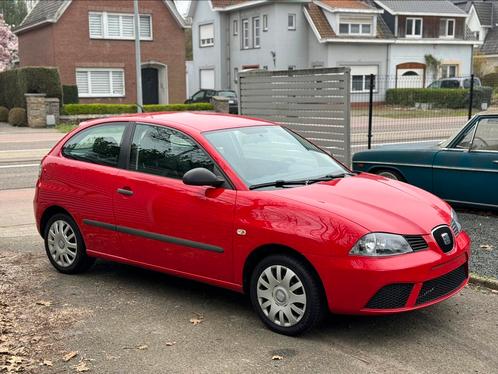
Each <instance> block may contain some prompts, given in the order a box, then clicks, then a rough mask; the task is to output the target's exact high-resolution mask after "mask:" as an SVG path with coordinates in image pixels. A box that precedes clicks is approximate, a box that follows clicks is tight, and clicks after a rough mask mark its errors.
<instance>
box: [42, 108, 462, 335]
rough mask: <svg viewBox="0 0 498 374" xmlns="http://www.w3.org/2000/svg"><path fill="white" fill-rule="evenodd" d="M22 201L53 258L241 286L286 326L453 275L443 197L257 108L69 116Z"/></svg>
mask: <svg viewBox="0 0 498 374" xmlns="http://www.w3.org/2000/svg"><path fill="white" fill-rule="evenodd" d="M34 207H35V214H36V221H37V226H38V230H39V232H40V234H41V235H42V236H43V238H44V240H45V248H46V252H47V255H48V258H49V260H50V262H51V263H52V265H53V266H54V267H55V268H56V269H57V270H58V271H60V272H62V273H67V274H74V273H79V272H82V271H84V270H87V269H88V268H89V267H90V266H91V265H92V263H93V262H94V260H95V259H96V258H102V259H106V260H112V261H119V262H123V263H127V264H132V265H137V266H141V267H144V268H148V269H152V270H156V271H161V272H166V273H170V274H173V275H178V276H181V277H186V278H191V279H195V280H198V281H202V282H206V283H210V284H212V285H216V286H220V287H225V288H228V289H232V290H235V291H238V292H245V293H247V294H248V295H249V296H250V299H251V301H252V304H253V306H254V308H255V310H256V312H257V314H258V315H259V317H260V318H261V319H262V321H263V322H264V323H265V324H266V325H267V326H268V327H269V328H270V329H272V330H274V331H276V332H279V333H283V334H287V335H296V334H299V333H302V332H304V331H305V330H307V329H309V328H311V327H313V326H315V325H316V324H317V323H318V322H319V321H320V319H321V317H322V316H324V314H325V313H326V312H327V311H331V312H334V313H346V314H386V313H396V312H403V311H409V310H414V309H418V308H423V307H426V306H429V305H431V304H434V303H437V302H439V301H442V300H444V299H447V298H448V297H451V296H452V295H454V294H455V293H457V292H458V291H459V290H460V289H461V288H462V287H464V285H465V284H466V283H467V280H468V263H469V256H470V241H469V237H468V235H467V234H466V233H465V232H464V231H462V229H461V226H460V223H459V222H458V219H457V216H456V214H455V212H454V211H453V210H452V209H451V207H450V206H449V205H448V204H447V203H445V202H444V201H442V200H441V199H439V198H437V197H435V196H433V195H431V194H430V193H428V192H425V191H423V190H421V189H418V188H416V187H413V186H410V185H408V184H405V183H402V182H398V181H393V180H390V179H387V178H384V177H381V176H376V175H371V174H366V173H359V174H357V173H352V172H351V171H350V170H348V169H347V168H346V167H345V166H343V165H342V164H340V163H339V162H337V161H336V160H335V159H334V158H333V157H331V156H330V155H329V154H328V153H327V152H324V151H323V150H321V149H320V148H318V147H317V146H315V145H313V144H312V143H310V142H309V141H307V140H306V139H304V138H302V137H301V136H299V135H297V134H295V133H294V132H292V131H291V130H289V129H286V128H284V127H281V126H279V125H276V124H273V123H269V122H265V121H261V120H256V119H249V118H244V117H236V116H229V115H219V114H209V113H207V114H201V113H163V114H142V115H134V116H127V117H115V118H108V119H105V120H96V121H90V122H87V123H84V124H82V125H80V126H79V127H78V128H77V129H75V130H74V131H73V132H71V133H69V134H68V135H67V136H65V137H64V138H63V139H62V140H61V141H60V142H59V143H58V144H57V145H56V146H55V147H54V148H53V149H52V150H51V151H50V153H49V154H48V155H47V156H46V157H45V158H44V159H43V161H42V163H41V167H40V176H39V179H38V181H37V184H36V195H35V200H34Z"/></svg>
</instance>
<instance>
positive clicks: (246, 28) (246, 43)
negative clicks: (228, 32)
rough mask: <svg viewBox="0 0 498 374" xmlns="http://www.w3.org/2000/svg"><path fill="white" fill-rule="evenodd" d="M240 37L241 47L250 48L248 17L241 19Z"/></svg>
mask: <svg viewBox="0 0 498 374" xmlns="http://www.w3.org/2000/svg"><path fill="white" fill-rule="evenodd" d="M246 31H247V38H246V35H245V34H246ZM241 34H242V35H241V38H242V43H241V46H242V49H249V48H250V38H251V33H250V27H249V19H248V18H244V19H243V20H242V32H241Z"/></svg>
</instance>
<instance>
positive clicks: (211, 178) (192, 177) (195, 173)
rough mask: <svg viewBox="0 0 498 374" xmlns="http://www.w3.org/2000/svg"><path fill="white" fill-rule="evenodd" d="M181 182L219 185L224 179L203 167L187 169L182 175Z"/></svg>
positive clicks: (191, 184)
mask: <svg viewBox="0 0 498 374" xmlns="http://www.w3.org/2000/svg"><path fill="white" fill-rule="evenodd" d="M183 183H185V184H186V185H189V186H211V187H219V186H221V185H222V184H223V183H225V180H224V179H222V178H220V177H218V176H216V175H215V174H214V173H213V172H212V171H209V170H208V169H205V168H195V169H192V170H189V171H187V172H186V173H185V175H184V176H183Z"/></svg>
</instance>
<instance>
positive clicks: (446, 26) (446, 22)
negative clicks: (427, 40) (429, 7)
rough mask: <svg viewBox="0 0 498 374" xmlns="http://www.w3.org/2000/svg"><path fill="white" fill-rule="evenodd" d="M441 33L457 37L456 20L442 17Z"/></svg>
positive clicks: (448, 36) (449, 36)
mask: <svg viewBox="0 0 498 374" xmlns="http://www.w3.org/2000/svg"><path fill="white" fill-rule="evenodd" d="M439 34H440V35H441V36H443V37H446V38H454V37H455V20H454V19H441V21H440V27H439Z"/></svg>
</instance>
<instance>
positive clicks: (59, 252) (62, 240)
mask: <svg viewBox="0 0 498 374" xmlns="http://www.w3.org/2000/svg"><path fill="white" fill-rule="evenodd" d="M44 239H45V250H46V252H47V256H48V259H49V260H50V263H51V264H52V265H53V266H54V267H55V268H56V269H57V270H58V271H60V272H61V273H64V274H76V273H81V272H83V271H85V270H88V268H89V267H90V266H92V264H93V263H94V262H95V259H94V258H92V257H88V256H87V254H86V249H85V243H84V242H83V237H82V236H81V233H80V231H79V229H78V226H77V225H76V222H74V220H73V219H72V218H71V217H70V216H69V215H67V214H56V215H54V216H53V217H51V218H50V219H49V221H48V223H47V225H46V227H45V233H44Z"/></svg>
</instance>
